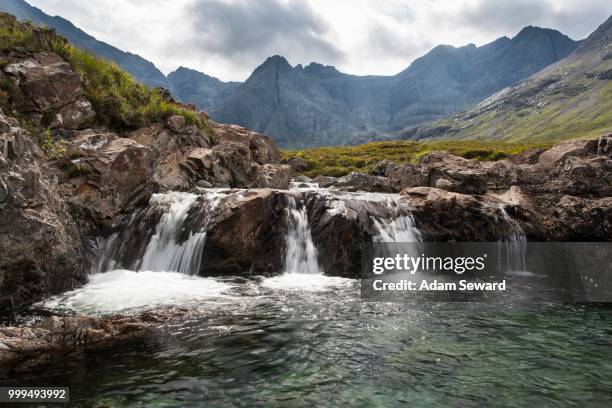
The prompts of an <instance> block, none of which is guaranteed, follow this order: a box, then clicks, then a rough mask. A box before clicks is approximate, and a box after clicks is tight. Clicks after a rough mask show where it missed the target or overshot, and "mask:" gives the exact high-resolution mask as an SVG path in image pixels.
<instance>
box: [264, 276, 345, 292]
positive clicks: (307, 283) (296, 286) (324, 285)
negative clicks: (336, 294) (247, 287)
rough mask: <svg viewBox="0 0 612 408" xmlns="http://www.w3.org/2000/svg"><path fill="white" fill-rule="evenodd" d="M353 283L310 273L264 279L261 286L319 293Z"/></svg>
mask: <svg viewBox="0 0 612 408" xmlns="http://www.w3.org/2000/svg"><path fill="white" fill-rule="evenodd" d="M354 282H355V281H354V280H353V279H348V278H339V277H336V276H325V275H322V274H310V273H287V274H283V275H280V276H274V277H271V278H266V279H264V280H263V281H262V282H261V285H262V286H264V287H267V288H270V289H275V290H299V291H321V290H327V289H329V288H332V287H338V286H349V285H352V284H353V283H354Z"/></svg>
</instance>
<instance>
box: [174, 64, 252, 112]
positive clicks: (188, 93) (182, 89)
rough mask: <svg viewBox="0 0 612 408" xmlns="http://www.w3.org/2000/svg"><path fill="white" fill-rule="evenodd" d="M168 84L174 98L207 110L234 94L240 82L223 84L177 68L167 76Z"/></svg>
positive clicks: (208, 76)
mask: <svg viewBox="0 0 612 408" xmlns="http://www.w3.org/2000/svg"><path fill="white" fill-rule="evenodd" d="M168 84H169V86H170V88H171V89H172V94H173V95H174V97H175V98H176V99H177V100H179V101H181V102H185V103H193V104H195V105H196V106H197V107H198V108H200V109H202V110H209V109H210V108H212V107H213V106H215V105H217V104H219V103H221V101H223V100H224V99H225V98H227V97H228V96H229V95H231V94H232V93H234V92H235V91H236V89H238V87H239V86H240V82H223V81H220V80H219V79H217V78H215V77H212V76H210V75H206V74H204V73H203V72H199V71H196V70H194V69H190V68H185V67H179V68H178V69H176V70H175V71H173V72H171V73H170V74H168Z"/></svg>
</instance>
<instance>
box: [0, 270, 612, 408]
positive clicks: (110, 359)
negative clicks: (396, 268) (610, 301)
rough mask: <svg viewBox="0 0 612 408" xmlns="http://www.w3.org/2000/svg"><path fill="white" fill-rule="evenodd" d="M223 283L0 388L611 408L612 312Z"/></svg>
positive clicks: (176, 398) (185, 401)
mask: <svg viewBox="0 0 612 408" xmlns="http://www.w3.org/2000/svg"><path fill="white" fill-rule="evenodd" d="M310 279H311V280H312V279H315V278H312V277H311V278H310ZM321 279H323V278H321ZM294 283H295V282H294ZM311 283H312V282H311ZM224 284H226V285H228V286H229V289H227V290H225V291H223V292H222V293H216V294H215V295H211V296H209V297H208V298H207V299H205V300H203V299H190V301H192V302H193V303H192V305H196V308H197V313H195V314H194V316H193V317H192V318H190V319H187V320H186V321H183V322H180V323H176V324H169V325H166V326H164V327H162V328H161V330H160V331H159V333H158V334H156V335H154V336H152V337H149V338H147V339H143V340H138V341H134V342H131V343H129V344H123V345H121V346H116V347H112V348H107V349H104V350H89V351H84V352H81V353H79V354H77V355H74V356H71V357H70V358H65V359H59V360H57V361H55V362H54V363H52V364H51V365H49V366H48V367H46V368H45V369H43V370H40V371H37V372H36V373H31V374H27V375H26V374H15V373H4V374H1V375H0V378H1V379H0V383H1V384H2V385H15V384H19V385H26V384H29V385H41V384H47V385H58V386H66V385H69V386H70V394H71V405H73V406H100V407H102V406H129V407H186V406H187V407H190V406H193V407H200V406H206V407H210V406H214V407H226V406H227V407H230V406H244V407H252V406H288V407H293V406H308V407H310V406H317V407H320V406H338V405H345V406H357V407H359V406H364V407H365V406H380V407H393V406H411V407H448V406H450V407H480V406H487V407H525V406H537V407H538V408H541V407H571V406H579V407H586V406H588V407H610V406H612V308H608V307H603V306H595V305H590V306H588V305H587V306H575V305H562V304H550V303H538V304H530V303H529V302H521V303H520V304H515V303H513V302H512V301H504V302H500V303H499V304H495V305H491V304H485V303H482V304H476V303H474V304H471V303H440V304H411V303H406V304H398V303H366V302H362V301H361V299H360V297H359V284H358V282H355V281H350V280H340V279H335V280H333V279H330V280H322V281H320V282H318V283H317V284H308V285H307V286H308V289H300V288H299V285H291V284H288V281H283V280H266V281H258V280H255V281H235V280H234V281H231V280H230V281H226V282H224ZM81 294H82V293H81ZM71 296H72V298H73V297H74V296H73V295H68V296H66V297H65V298H60V299H56V300H55V303H54V306H55V307H60V306H61V305H63V306H64V307H65V306H66V305H72V307H75V306H74V303H70V299H71ZM89 298H92V297H89ZM114 304H116V303H114ZM103 306H104V305H100V308H101V309H103V308H104V307H103ZM83 307H85V306H83ZM87 307H92V305H87ZM90 311H91V309H90Z"/></svg>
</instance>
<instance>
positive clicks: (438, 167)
mask: <svg viewBox="0 0 612 408" xmlns="http://www.w3.org/2000/svg"><path fill="white" fill-rule="evenodd" d="M419 165H420V167H421V173H422V174H425V175H426V178H427V180H428V185H429V186H430V187H436V188H441V189H444V190H448V191H453V192H457V193H464V194H484V193H485V192H486V191H487V178H486V172H485V169H484V168H483V167H482V164H481V163H480V162H479V161H477V160H471V159H464V158H463V157H459V156H454V155H452V154H449V153H446V152H433V153H430V154H428V155H427V156H423V157H421V159H420V160H419Z"/></svg>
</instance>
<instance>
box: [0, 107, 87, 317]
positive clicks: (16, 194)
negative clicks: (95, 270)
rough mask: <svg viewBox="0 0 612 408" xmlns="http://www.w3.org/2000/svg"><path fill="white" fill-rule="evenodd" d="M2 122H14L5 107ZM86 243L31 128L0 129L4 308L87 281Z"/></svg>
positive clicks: (0, 290)
mask: <svg viewBox="0 0 612 408" xmlns="http://www.w3.org/2000/svg"><path fill="white" fill-rule="evenodd" d="M0 123H4V124H5V125H6V124H8V123H9V121H8V120H7V119H6V117H5V116H4V115H3V114H2V113H0ZM4 128H5V129H6V126H5V127H4ZM83 248H84V243H83V241H82V238H81V235H80V233H79V230H78V228H77V225H76V223H75V222H74V220H73V219H72V217H71V214H70V212H69V209H68V207H67V206H66V204H65V203H64V201H63V200H62V198H61V196H60V195H59V186H58V184H57V177H56V175H55V171H54V169H53V168H51V167H50V166H48V165H47V164H46V159H45V157H44V155H43V153H42V152H41V150H40V149H39V148H38V146H37V145H36V144H35V143H34V141H33V137H32V136H31V135H30V134H29V133H28V132H27V131H25V130H24V129H21V128H16V127H10V131H9V132H5V133H2V134H0V308H7V307H8V308H18V307H20V306H23V305H27V304H29V303H32V302H35V301H38V300H40V299H42V298H44V297H47V296H49V295H52V294H56V293H59V292H62V291H65V290H68V289H72V288H74V287H75V286H77V285H79V284H82V283H84V282H86V280H87V274H86V270H87V269H88V263H87V260H86V258H85V255H84V252H85V251H84V249H83Z"/></svg>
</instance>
